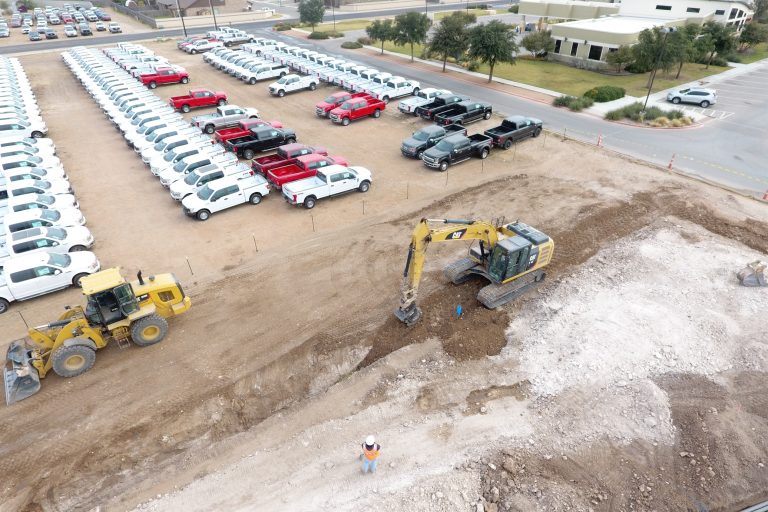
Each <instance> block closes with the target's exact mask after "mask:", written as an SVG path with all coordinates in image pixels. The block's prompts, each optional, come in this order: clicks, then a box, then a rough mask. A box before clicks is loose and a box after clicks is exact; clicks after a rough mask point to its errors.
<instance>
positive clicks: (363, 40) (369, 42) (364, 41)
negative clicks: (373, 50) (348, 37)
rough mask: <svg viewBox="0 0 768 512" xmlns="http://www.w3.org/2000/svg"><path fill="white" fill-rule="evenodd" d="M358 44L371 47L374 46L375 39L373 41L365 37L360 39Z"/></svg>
mask: <svg viewBox="0 0 768 512" xmlns="http://www.w3.org/2000/svg"><path fill="white" fill-rule="evenodd" d="M357 42H358V43H360V44H362V45H363V46H371V45H372V44H373V39H371V38H370V37H366V36H363V37H358V38H357Z"/></svg>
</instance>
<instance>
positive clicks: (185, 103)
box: [168, 89, 227, 112]
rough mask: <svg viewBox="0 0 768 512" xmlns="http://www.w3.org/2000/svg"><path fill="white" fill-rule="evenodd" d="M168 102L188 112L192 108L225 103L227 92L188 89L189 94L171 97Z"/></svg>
mask: <svg viewBox="0 0 768 512" xmlns="http://www.w3.org/2000/svg"><path fill="white" fill-rule="evenodd" d="M168 104H169V105H171V106H172V107H173V108H174V109H176V110H181V111H182V112H189V111H190V110H191V109H193V108H201V107H212V106H214V105H218V106H222V105H226V104H227V94H226V93H224V92H213V91H211V90H208V89H190V91H189V94H186V95H184V96H173V97H171V99H170V100H168Z"/></svg>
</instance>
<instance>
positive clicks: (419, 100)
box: [397, 87, 451, 116]
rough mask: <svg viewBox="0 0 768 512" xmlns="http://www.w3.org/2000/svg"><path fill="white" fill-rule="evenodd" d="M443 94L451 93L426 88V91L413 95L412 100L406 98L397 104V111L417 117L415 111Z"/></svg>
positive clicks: (449, 92) (445, 90)
mask: <svg viewBox="0 0 768 512" xmlns="http://www.w3.org/2000/svg"><path fill="white" fill-rule="evenodd" d="M443 94H451V91H449V90H447V89H435V88H433V87H428V88H427V89H421V90H420V91H418V90H417V91H415V92H414V93H413V98H408V99H405V100H403V101H401V102H400V103H398V104H397V110H399V111H400V112H402V113H403V114H410V115H413V116H418V114H417V113H416V109H417V108H419V107H420V106H422V105H426V104H427V103H432V102H433V101H435V98H437V97H438V96H442V95H443Z"/></svg>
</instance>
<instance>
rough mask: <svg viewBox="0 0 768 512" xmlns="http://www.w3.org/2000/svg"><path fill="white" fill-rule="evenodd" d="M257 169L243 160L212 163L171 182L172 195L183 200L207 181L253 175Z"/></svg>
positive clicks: (178, 199) (177, 199)
mask: <svg viewBox="0 0 768 512" xmlns="http://www.w3.org/2000/svg"><path fill="white" fill-rule="evenodd" d="M254 173H255V171H254V170H253V169H251V168H250V167H249V166H248V164H246V163H243V162H237V161H234V162H227V163H224V164H221V163H212V164H208V165H206V166H203V167H200V168H198V169H195V170H194V171H192V172H190V173H189V174H187V175H186V176H185V177H184V179H181V180H176V181H174V182H173V183H171V186H170V192H171V197H172V198H173V199H175V200H176V201H181V200H182V199H184V198H185V197H187V196H188V195H190V194H195V193H197V191H198V190H199V189H200V188H202V187H203V185H205V184H206V183H208V182H209V181H213V180H218V179H220V178H226V177H229V176H235V177H241V178H244V177H246V176H253V174H254Z"/></svg>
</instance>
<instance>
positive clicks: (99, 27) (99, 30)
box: [95, 21, 107, 32]
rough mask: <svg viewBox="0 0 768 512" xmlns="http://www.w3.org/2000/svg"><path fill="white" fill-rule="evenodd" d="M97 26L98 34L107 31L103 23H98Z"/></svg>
mask: <svg viewBox="0 0 768 512" xmlns="http://www.w3.org/2000/svg"><path fill="white" fill-rule="evenodd" d="M95 26H96V31H97V32H104V31H106V30H107V25H106V24H105V23H104V22H103V21H97V22H96V25H95Z"/></svg>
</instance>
